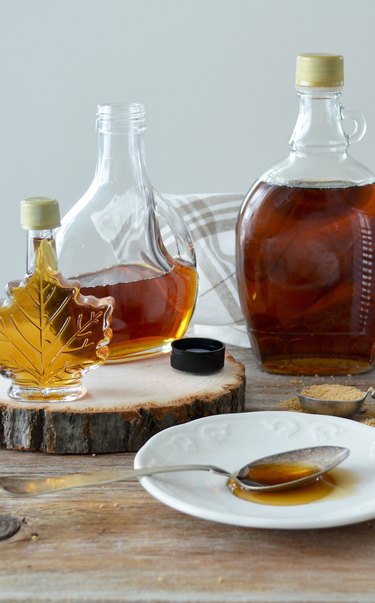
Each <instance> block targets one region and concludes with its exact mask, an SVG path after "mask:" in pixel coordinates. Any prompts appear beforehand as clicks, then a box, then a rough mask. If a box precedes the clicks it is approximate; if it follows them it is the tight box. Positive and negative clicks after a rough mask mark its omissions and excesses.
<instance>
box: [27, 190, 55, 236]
mask: <svg viewBox="0 0 375 603" xmlns="http://www.w3.org/2000/svg"><path fill="white" fill-rule="evenodd" d="M58 226H60V209H59V203H58V201H56V199H50V198H49V197H29V198H28V199H24V200H23V201H21V227H22V228H24V229H25V230H48V229H50V228H57V227H58Z"/></svg>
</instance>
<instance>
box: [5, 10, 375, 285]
mask: <svg viewBox="0 0 375 603" xmlns="http://www.w3.org/2000/svg"><path fill="white" fill-rule="evenodd" d="M374 22H375V2H373V0H356V1H355V2H354V1H350V0H344V1H343V0H314V1H311V0H105V1H103V0H0V83H1V86H0V109H1V132H0V136H1V143H0V227H1V236H0V258H1V261H0V291H1V290H2V289H3V285H4V284H5V282H6V281H8V280H11V279H15V278H19V277H21V276H22V275H23V273H24V266H25V235H24V233H23V231H21V229H20V227H19V202H20V200H21V199H23V198H24V197H29V196H34V195H48V196H53V197H56V198H57V199H59V201H60V204H61V209H62V213H65V211H67V209H69V208H70V207H71V206H72V205H73V204H74V203H75V202H76V201H77V200H78V199H79V198H80V196H81V195H82V194H83V192H84V191H85V190H86V188H87V187H88V185H89V184H90V181H91V179H92V176H93V173H94V168H95V161H96V133H95V129H94V125H95V111H96V105H97V104H98V103H101V102H114V101H136V102H142V103H144V104H145V106H146V110H147V118H148V131H147V134H146V150H147V163H148V167H149V173H150V177H151V180H152V182H153V184H154V186H155V187H156V188H158V189H159V190H161V191H164V192H169V193H174V192H175V193H191V192H245V191H246V190H247V189H248V188H249V186H250V184H251V183H252V181H253V180H254V179H255V178H256V177H257V176H259V175H260V174H261V173H262V172H263V171H264V170H265V169H266V168H267V167H268V166H269V165H270V164H271V163H273V162H274V161H276V160H278V159H279V158H281V157H282V156H284V155H285V154H286V153H287V152H288V146H287V143H288V140H289V136H290V134H291V131H292V128H293V125H294V121H295V118H296V114H297V97H296V95H295V91H294V86H293V85H294V69H295V59H296V55H297V54H298V53H300V52H332V53H341V54H343V55H344V58H345V74H346V84H345V90H344V95H343V104H344V105H345V106H347V107H351V108H356V109H358V110H360V111H361V112H362V113H364V115H365V116H366V118H367V122H368V132H367V135H366V138H365V139H364V140H363V141H361V142H360V143H359V144H358V145H356V147H355V148H354V147H353V155H354V156H355V157H356V158H357V159H359V160H360V161H363V162H364V163H366V164H367V165H368V166H369V167H371V168H372V169H373V170H374V171H375V37H374Z"/></svg>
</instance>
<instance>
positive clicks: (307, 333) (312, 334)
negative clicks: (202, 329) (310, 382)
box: [237, 182, 375, 374]
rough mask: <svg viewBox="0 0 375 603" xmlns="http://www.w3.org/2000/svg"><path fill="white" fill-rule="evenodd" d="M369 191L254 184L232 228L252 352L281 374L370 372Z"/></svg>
mask: <svg viewBox="0 0 375 603" xmlns="http://www.w3.org/2000/svg"><path fill="white" fill-rule="evenodd" d="M374 254H375V185H374V184H368V185H364V186H348V187H345V186H342V187H340V186H337V187H334V186H332V187H329V188H308V187H302V186H279V185H269V184H266V183H265V182H260V183H259V184H258V185H257V186H256V187H255V188H254V189H253V190H252V191H251V192H250V193H249V196H248V200H245V203H244V205H243V209H242V211H241V214H240V216H239V221H238V231H237V277H238V288H239V294H240V299H241V305H242V309H243V313H244V316H245V319H246V323H247V328H248V333H249V336H250V340H251V342H252V346H253V349H254V353H255V355H256V357H257V359H258V361H259V362H260V364H261V365H262V366H263V367H264V368H265V369H267V370H269V371H271V372H276V373H284V374H316V373H319V374H347V373H361V372H366V371H369V370H370V369H371V368H372V367H373V362H374V341H375V311H374V308H375V263H374Z"/></svg>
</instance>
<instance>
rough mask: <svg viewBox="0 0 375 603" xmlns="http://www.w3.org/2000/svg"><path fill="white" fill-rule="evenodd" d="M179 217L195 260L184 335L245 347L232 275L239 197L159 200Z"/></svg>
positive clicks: (242, 326) (240, 196)
mask: <svg viewBox="0 0 375 603" xmlns="http://www.w3.org/2000/svg"><path fill="white" fill-rule="evenodd" d="M162 197H164V198H165V199H166V200H167V202H168V203H170V204H171V205H172V206H173V207H174V208H175V209H177V210H178V212H179V213H180V215H182V217H183V219H184V222H185V224H186V225H187V227H188V229H189V231H190V234H191V238H192V240H193V243H194V249H195V252H196V256H197V268H198V274H199V296H198V301H197V306H196V309H195V312H194V316H193V319H192V322H191V325H190V327H189V330H188V334H189V335H197V336H203V337H215V338H217V339H220V340H221V341H224V342H226V343H231V344H234V345H239V346H242V347H250V343H249V339H248V337H247V333H246V327H245V323H244V318H243V315H242V311H241V307H240V303H239V298H238V292H237V283H236V274H235V225H236V221H237V216H238V212H239V209H240V207H241V204H242V200H243V196H242V195H240V194H204V195H162Z"/></svg>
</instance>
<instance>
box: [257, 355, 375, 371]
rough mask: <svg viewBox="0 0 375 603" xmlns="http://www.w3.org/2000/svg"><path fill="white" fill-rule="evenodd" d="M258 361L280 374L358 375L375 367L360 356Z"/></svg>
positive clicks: (269, 358)
mask: <svg viewBox="0 0 375 603" xmlns="http://www.w3.org/2000/svg"><path fill="white" fill-rule="evenodd" d="M257 362H258V364H259V366H260V367H261V368H262V369H264V370H265V371H267V372H269V373H277V374H279V375H358V374H361V373H368V372H369V371H371V370H372V369H373V368H374V367H373V365H372V364H370V362H366V361H364V360H361V359H359V358H329V357H319V356H317V357H308V358H307V357H302V356H301V357H298V356H295V357H282V358H280V357H273V358H272V357H268V358H267V359H263V360H259V359H258V360H257Z"/></svg>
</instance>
